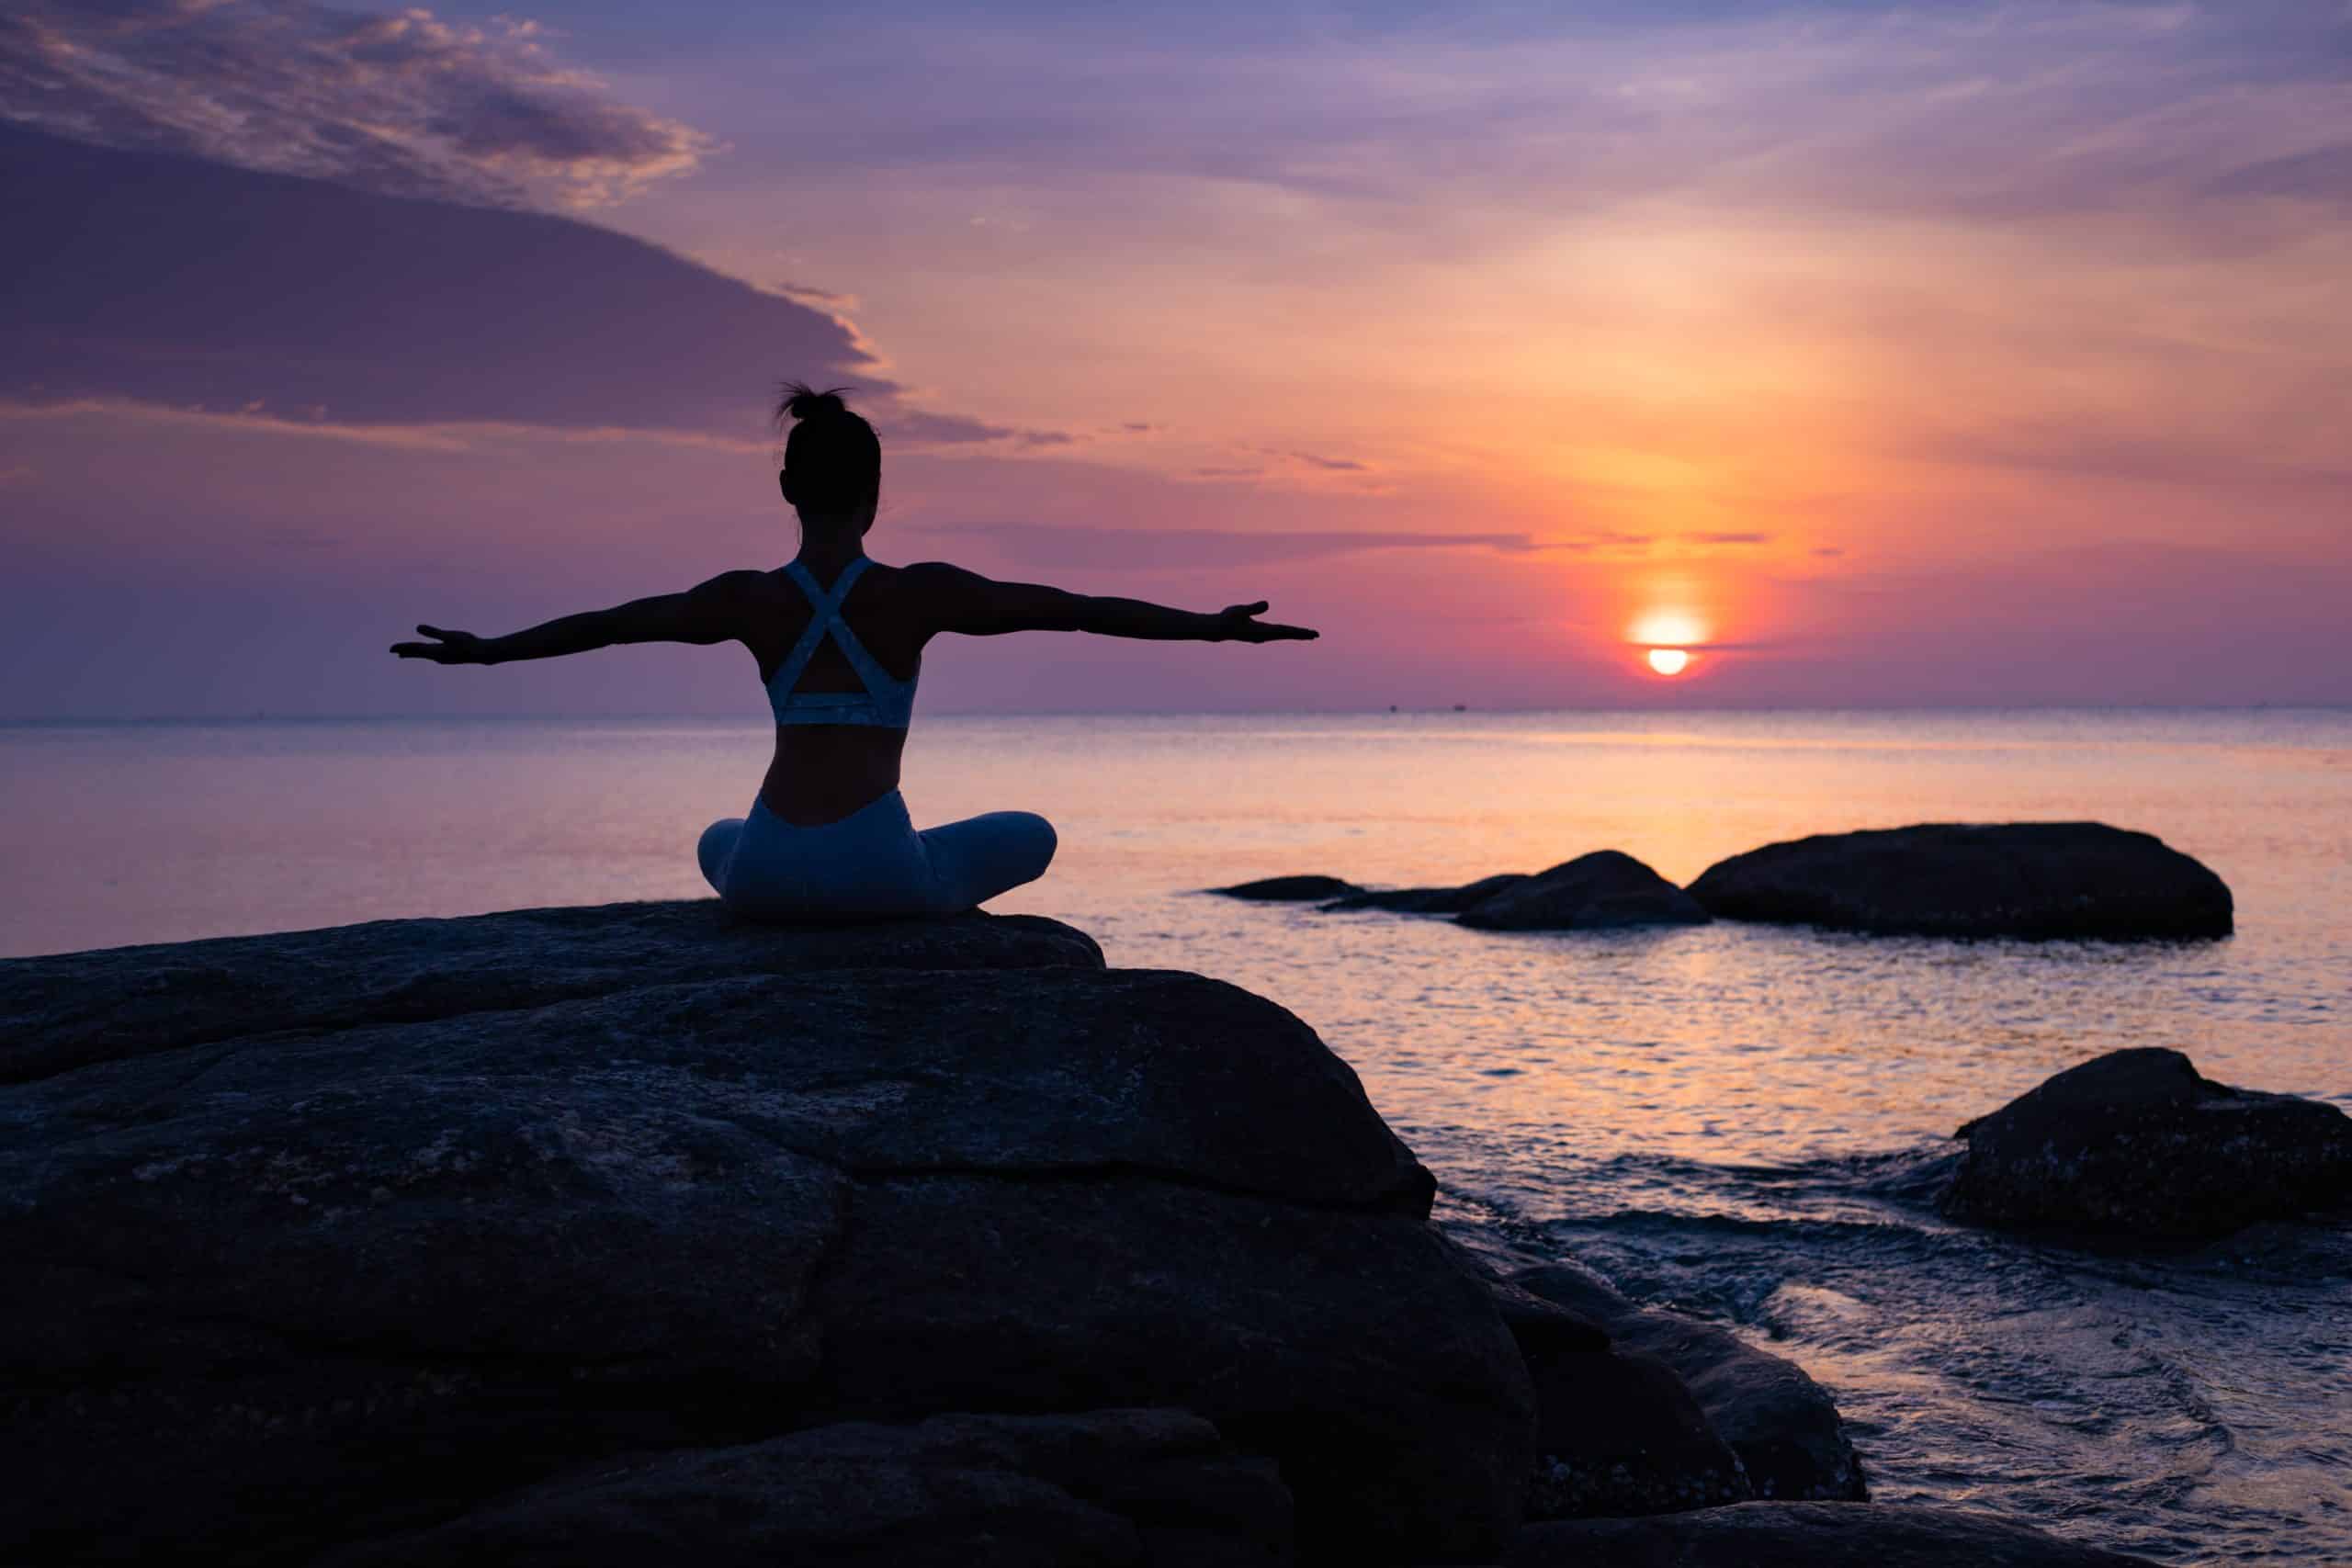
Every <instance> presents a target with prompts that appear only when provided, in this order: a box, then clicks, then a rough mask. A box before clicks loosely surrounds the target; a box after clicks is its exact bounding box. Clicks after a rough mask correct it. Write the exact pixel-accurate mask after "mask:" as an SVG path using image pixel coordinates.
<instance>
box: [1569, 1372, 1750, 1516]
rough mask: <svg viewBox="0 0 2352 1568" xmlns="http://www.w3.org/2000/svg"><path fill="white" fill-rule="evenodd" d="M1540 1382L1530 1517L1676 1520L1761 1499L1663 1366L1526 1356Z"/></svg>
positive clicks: (1702, 1414)
mask: <svg viewBox="0 0 2352 1568" xmlns="http://www.w3.org/2000/svg"><path fill="white" fill-rule="evenodd" d="M1528 1371H1530V1373H1531V1374H1532V1376H1533V1378H1534V1382H1535V1408H1536V1412H1537V1419H1536V1428H1535V1468H1534V1470H1533V1471H1532V1473H1531V1478H1530V1480H1529V1483H1528V1492H1527V1517H1529V1518H1531V1519H1562V1518H1587V1517H1595V1516H1602V1515H1607V1516H1615V1515H1631V1514H1666V1513H1675V1512H1679V1511H1680V1510H1682V1509H1685V1508H1707V1507H1713V1506H1717V1505H1719V1504H1724V1503H1744V1502H1746V1501H1747V1499H1748V1498H1749V1497H1751V1496H1753V1495H1754V1493H1753V1491H1752V1489H1751V1488H1750V1487H1749V1485H1748V1482H1747V1471H1746V1470H1745V1468H1743V1467H1742V1465H1741V1464H1740V1461H1739V1456H1738V1455H1737V1454H1736V1453H1734V1452H1732V1450H1731V1447H1730V1445H1729V1444H1727V1443H1725V1442H1724V1439H1723V1438H1722V1436H1721V1435H1720V1434H1719V1433H1718V1432H1716V1430H1715V1428H1714V1427H1713V1424H1712V1423H1711V1422H1709V1421H1708V1419H1707V1416H1706V1413H1705V1412H1704V1411H1702V1410H1701V1409H1700V1408H1699V1405H1698V1402H1697V1401H1696V1400H1694V1399H1692V1398H1691V1392H1690V1390H1689V1389H1687V1388H1686V1387H1684V1386H1683V1382H1682V1380H1681V1379H1680V1378H1679V1377H1677V1376H1676V1375H1675V1373H1674V1372H1673V1371H1672V1370H1671V1369H1670V1368H1668V1366H1667V1365H1666V1364H1665V1363H1664V1362H1662V1361H1659V1360H1657V1359H1653V1358H1651V1357H1648V1356H1640V1355H1628V1354H1625V1353H1623V1352H1622V1351H1599V1352H1595V1351H1579V1352H1555V1353H1552V1354H1546V1355H1537V1356H1531V1357H1530V1358H1528Z"/></svg>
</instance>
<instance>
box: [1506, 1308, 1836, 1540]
mask: <svg viewBox="0 0 2352 1568" xmlns="http://www.w3.org/2000/svg"><path fill="white" fill-rule="evenodd" d="M1509 1283H1510V1286H1511V1287H1512V1288H1513V1289H1514V1290H1516V1291H1518V1292H1524V1293H1526V1294H1529V1295H1532V1296H1536V1297H1540V1298H1542V1299H1543V1300H1544V1301H1547V1302H1551V1303H1555V1305H1557V1306H1561V1307H1565V1308H1566V1309H1567V1310H1568V1311H1569V1312H1571V1313H1573V1314H1576V1316H1577V1318H1579V1319H1581V1320H1584V1321H1587V1322H1590V1323H1593V1324H1597V1325H1600V1327H1601V1328H1602V1329H1604V1330H1605V1331H1606V1332H1607V1334H1608V1336H1609V1339H1610V1343H1611V1345H1612V1346H1614V1347H1615V1348H1617V1349H1619V1350H1621V1351H1625V1352H1630V1353H1633V1354H1636V1355H1641V1356H1647V1357H1651V1358H1654V1359H1656V1360H1657V1361H1658V1362H1660V1363H1662V1364H1664V1365H1665V1366H1667V1367H1669V1368H1671V1369H1672V1370H1673V1371H1674V1372H1675V1373H1676V1374H1677V1375H1678V1376H1679V1378H1680V1379H1681V1380H1682V1382H1683V1384H1684V1385H1685V1386H1686V1387H1687V1388H1688V1389H1689V1390H1690V1392H1691V1398H1692V1399H1693V1400H1694V1401H1695V1402H1696V1404H1697V1405H1698V1407H1699V1409H1700V1410H1701V1411H1702V1412H1703V1413H1704V1414H1705V1416H1706V1418H1707V1422H1708V1424H1709V1426H1710V1427H1711V1428H1712V1429H1713V1431H1714V1433H1715V1434H1716V1435H1718V1436H1719V1437H1720V1438H1722V1439H1723V1440H1724V1443H1726V1444H1728V1445H1729V1447H1730V1449H1731V1450H1732V1451H1733V1452H1734V1453H1736V1454H1737V1455H1738V1456H1739V1461H1740V1465H1741V1468H1742V1469H1743V1470H1744V1472H1746V1476H1747V1486H1748V1488H1749V1489H1750V1495H1754V1496H1757V1497H1764V1498H1781V1499H1795V1498H1804V1499H1860V1498H1861V1497H1864V1496H1867V1495H1868V1492H1867V1489H1866V1488H1865V1486H1864V1484H1863V1481H1862V1468H1861V1462H1860V1461H1859V1460H1858V1459H1856V1458H1855V1456H1854V1445H1853V1443H1852V1441H1851V1440H1850V1439H1849V1438H1847V1436H1846V1429H1845V1426H1844V1424H1843V1423H1842V1422H1840V1421H1839V1420H1838V1406H1837V1404H1835V1403H1834V1402H1832V1401H1831V1399H1830V1397H1829V1395H1828V1394H1827V1393H1825V1392H1824V1391H1823V1390H1822V1387H1821V1385H1820V1384H1819V1383H1816V1382H1814V1381H1813V1379H1812V1378H1810V1377H1808V1376H1806V1375H1805V1372H1804V1369H1803V1368H1801V1367H1799V1366H1798V1365H1797V1364H1796V1363H1795V1362H1793V1361H1790V1360H1787V1359H1783V1358H1781V1357H1779V1356H1775V1355H1772V1354H1770V1353H1769V1352H1767V1351H1763V1350H1759V1349H1758V1348H1756V1347H1754V1346H1753V1345H1750V1344H1749V1343H1747V1340H1745V1339H1742V1338H1741V1337H1739V1336H1738V1335H1736V1334H1734V1333H1733V1332H1732V1331H1731V1330H1729V1329H1727V1328H1723V1327H1719V1326H1717V1325H1713V1324H1711V1323H1702V1322H1700V1321H1698V1320H1697V1319H1694V1318H1688V1317H1684V1316H1683V1315H1681V1314H1679V1313H1671V1312H1658V1311H1653V1310H1649V1309H1645V1308H1643V1307H1638V1306H1635V1305H1634V1303H1632V1302H1630V1301H1627V1300H1626V1299H1625V1298H1624V1297H1623V1296H1622V1295H1620V1294H1618V1293H1617V1292H1616V1291H1615V1290H1613V1289H1611V1287H1610V1286H1609V1285H1608V1284H1607V1283H1606V1282H1605V1281H1603V1280H1600V1278H1599V1277H1598V1276H1596V1275H1594V1274H1592V1273H1590V1272H1589V1271H1588V1270H1586V1269H1580V1268H1577V1267H1576V1266H1575V1265H1573V1264H1548V1265H1544V1266H1543V1267H1540V1268H1534V1269H1522V1270H1521V1271H1519V1272H1517V1273H1515V1274H1513V1275H1511V1276H1510V1280H1509ZM1691 1484H1693V1485H1699V1484H1705V1482H1704V1478H1703V1477H1697V1478H1694V1479H1693V1481H1692V1482H1691ZM1626 1511H1631V1510H1626Z"/></svg>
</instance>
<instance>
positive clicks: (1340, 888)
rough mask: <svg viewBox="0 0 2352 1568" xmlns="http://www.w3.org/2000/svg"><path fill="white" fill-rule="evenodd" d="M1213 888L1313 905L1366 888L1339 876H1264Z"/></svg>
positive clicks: (1254, 897) (1271, 901)
mask: <svg viewBox="0 0 2352 1568" xmlns="http://www.w3.org/2000/svg"><path fill="white" fill-rule="evenodd" d="M1209 891H1210V892H1212V893H1217V894H1222V895H1223V896H1224V897H1227V898H1247V899H1250V900H1251V901H1252V902H1255V903H1261V904H1311V903H1317V902H1320V901H1322V900H1324V899H1327V898H1344V897H1348V896H1349V895H1351V894H1355V893H1361V892H1363V889H1362V888H1360V887H1358V886H1356V885H1355V884H1354V883H1352V882H1342V881H1340V879H1339V878H1338V877H1336V876H1261V877H1260V878H1259V879H1258V880H1257V881H1255V882H1237V883H1235V884H1234V885H1233V886H1230V887H1212V888H1210V889H1209Z"/></svg>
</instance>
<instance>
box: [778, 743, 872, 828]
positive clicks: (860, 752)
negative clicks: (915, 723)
mask: <svg viewBox="0 0 2352 1568" xmlns="http://www.w3.org/2000/svg"><path fill="white" fill-rule="evenodd" d="M906 749H907V732H906V731H905V730H903V729H883V728H876V726H873V725H863V724H779V725H777V726H776V727H775V758H774V760H773V761H770V762H769V763H768V773H767V777H766V778H765V779H763V780H762V781H761V783H760V799H761V800H762V801H763V802H764V803H765V804H766V806H767V808H768V809H769V810H770V811H772V812H774V813H775V815H776V817H777V818H778V819H779V820H781V821H785V822H789V823H791V824H792V825H793V826H794V827H796V828H821V827H823V826H824V825H825V824H826V823H828V822H838V821H840V820H841V819H842V818H844V817H847V816H849V815H850V814H851V813H852V812H854V811H856V810H857V809H858V808H860V807H865V806H870V805H872V804H873V803H874V802H875V801H876V800H879V799H880V798H881V797H882V796H884V795H888V794H889V793H890V792H891V791H892V790H894V789H896V788H898V787H899V758H900V757H901V756H902V755H903V754H904V753H905V751H906Z"/></svg>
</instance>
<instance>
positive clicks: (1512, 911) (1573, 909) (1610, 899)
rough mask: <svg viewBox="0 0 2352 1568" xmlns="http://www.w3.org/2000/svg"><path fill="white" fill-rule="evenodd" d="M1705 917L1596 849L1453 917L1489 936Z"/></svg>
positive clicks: (1659, 880) (1635, 866) (1693, 921)
mask: <svg viewBox="0 0 2352 1568" xmlns="http://www.w3.org/2000/svg"><path fill="white" fill-rule="evenodd" d="M1709 918H1710V917H1709V916H1708V914H1707V911H1706V910H1704V909H1702V908H1700V907H1699V904H1698V901H1697V900H1696V899H1694V898H1692V897H1691V895H1689V894H1688V893H1685V892H1683V891H1682V889H1680V888H1679V887H1677V886H1674V884H1672V883H1671V882H1668V880H1667V879H1666V878H1664V877H1663V876H1660V875H1659V874H1657V872H1655V871H1652V870H1651V869H1650V868H1649V867H1648V866H1646V865H1644V864H1643V863H1641V862H1640V861H1637V860H1635V859H1634V857H1633V856H1631V855H1629V854H1625V853H1623V852H1621V851H1617V850H1596V851H1594V852H1592V853H1590V854H1589V855H1579V856H1577V858H1576V859H1575V860H1572V861H1567V862H1565V863H1562V864H1559V865H1555V866H1554V867H1553V868H1552V869H1551V870H1549V871H1542V872H1538V873H1536V874H1534V875H1533V876H1530V877H1523V878H1521V879H1520V880H1519V881H1517V882H1514V883H1513V884H1511V885H1510V886H1508V887H1504V888H1501V889H1498V891H1496V892H1494V893H1492V894H1490V895H1488V896H1487V897H1484V898H1481V899H1479V900H1478V901H1477V902H1476V903H1475V904H1472V905H1471V906H1469V907H1468V908H1465V909H1464V910H1463V911H1462V913H1461V914H1459V915H1458V916H1456V917H1455V919H1458V920H1460V921H1461V923H1462V924H1464V925H1465V926H1475V927H1476V928H1478V929H1479V930H1481V931H1612V930H1615V929H1617V928H1619V927H1623V926H1656V925H1684V926H1689V925H1704V924H1706V922H1707V920H1708V919H1709Z"/></svg>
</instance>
